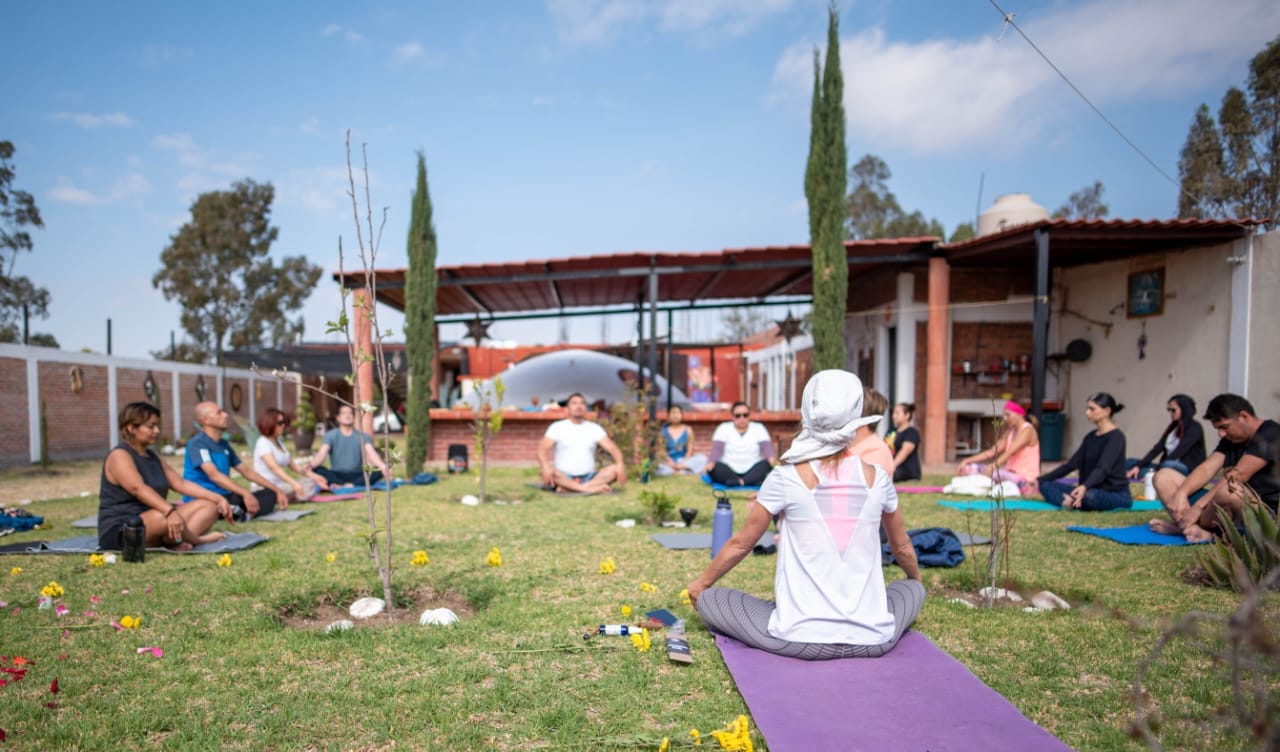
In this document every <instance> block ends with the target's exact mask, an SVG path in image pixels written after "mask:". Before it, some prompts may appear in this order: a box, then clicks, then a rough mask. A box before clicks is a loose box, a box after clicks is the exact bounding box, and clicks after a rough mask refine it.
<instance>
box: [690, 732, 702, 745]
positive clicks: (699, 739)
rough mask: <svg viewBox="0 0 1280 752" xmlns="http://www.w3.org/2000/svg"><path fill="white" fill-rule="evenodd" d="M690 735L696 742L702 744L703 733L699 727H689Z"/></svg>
mask: <svg viewBox="0 0 1280 752" xmlns="http://www.w3.org/2000/svg"><path fill="white" fill-rule="evenodd" d="M689 736H690V738H692V739H693V743H694V744H696V745H698V746H699V747H701V746H702V734H700V733H698V730H697V729H689Z"/></svg>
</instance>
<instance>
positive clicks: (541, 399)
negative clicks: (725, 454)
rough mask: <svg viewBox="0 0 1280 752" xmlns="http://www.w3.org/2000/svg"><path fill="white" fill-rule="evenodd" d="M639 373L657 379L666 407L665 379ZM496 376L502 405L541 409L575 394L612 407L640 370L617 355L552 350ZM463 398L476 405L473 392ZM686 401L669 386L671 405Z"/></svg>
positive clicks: (635, 383)
mask: <svg viewBox="0 0 1280 752" xmlns="http://www.w3.org/2000/svg"><path fill="white" fill-rule="evenodd" d="M644 375H645V382H646V384H648V383H653V382H656V385H657V389H658V393H657V397H658V404H661V405H665V404H666V400H667V380H666V379H665V378H663V377H662V376H658V377H656V378H653V377H651V376H650V374H649V369H647V368H646V369H644ZM498 378H501V379H502V385H503V387H504V389H505V395H504V396H503V398H502V404H503V406H504V407H505V406H514V407H518V408H525V407H535V406H536V407H539V408H540V407H542V406H544V405H547V404H549V403H552V402H558V403H564V402H566V401H567V400H568V399H569V395H570V394H573V393H574V392H580V393H581V394H582V396H584V397H586V398H587V404H589V405H591V404H595V403H596V402H598V401H600V400H603V401H604V402H605V404H606V405H611V404H613V403H615V402H622V401H623V400H626V399H629V398H631V397H633V396H634V388H635V387H636V386H638V383H639V369H638V368H637V366H636V364H635V363H633V362H632V361H629V360H626V359H625V358H619V357H617V356H616V355H609V354H607V353H601V352H595V351H592V350H556V351H554V352H549V353H543V354H542V355H535V356H534V357H532V358H528V359H527V360H524V361H522V362H520V363H516V364H515V365H513V366H511V367H510V368H508V369H507V370H505V371H503V372H502V373H500V374H498ZM651 379H652V381H651ZM629 386H630V388H628V387H629ZM462 399H463V401H464V402H467V403H469V404H471V405H472V407H475V406H476V405H477V404H479V398H478V395H477V394H476V392H475V391H474V390H473V391H471V392H469V393H468V394H466V395H465V396H464V397H463V398H462ZM535 400H536V403H535ZM688 403H689V398H688V397H687V396H685V393H684V392H682V391H681V390H679V389H677V388H675V387H672V389H671V404H673V405H681V406H684V405H687V404H688Z"/></svg>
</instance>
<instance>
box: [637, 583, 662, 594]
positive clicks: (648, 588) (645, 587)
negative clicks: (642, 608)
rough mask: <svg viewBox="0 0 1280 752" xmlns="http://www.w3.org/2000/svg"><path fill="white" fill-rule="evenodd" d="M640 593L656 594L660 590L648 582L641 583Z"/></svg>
mask: <svg viewBox="0 0 1280 752" xmlns="http://www.w3.org/2000/svg"><path fill="white" fill-rule="evenodd" d="M640 592H642V593H656V592H658V588H657V587H656V586H654V585H651V584H650V583H648V582H642V583H640Z"/></svg>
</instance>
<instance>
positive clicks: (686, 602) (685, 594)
mask: <svg viewBox="0 0 1280 752" xmlns="http://www.w3.org/2000/svg"><path fill="white" fill-rule="evenodd" d="M680 605H681V606H690V605H693V599H692V598H690V597H689V588H685V589H684V590H681V591H680Z"/></svg>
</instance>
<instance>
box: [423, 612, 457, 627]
mask: <svg viewBox="0 0 1280 752" xmlns="http://www.w3.org/2000/svg"><path fill="white" fill-rule="evenodd" d="M457 620H458V615H457V614H455V613H454V612H452V611H450V610H449V609H447V608H429V609H427V610H426V611H423V612H422V616H420V617H419V618H418V623H419V624H421V625H422V626H424V627H426V626H431V625H435V626H440V627H443V626H445V625H447V624H453V623H454V622H456V621H457Z"/></svg>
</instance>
